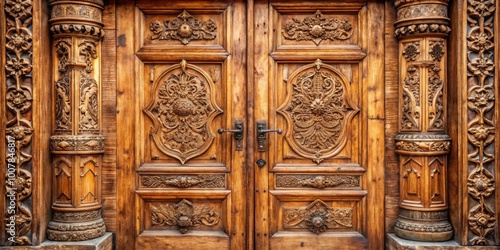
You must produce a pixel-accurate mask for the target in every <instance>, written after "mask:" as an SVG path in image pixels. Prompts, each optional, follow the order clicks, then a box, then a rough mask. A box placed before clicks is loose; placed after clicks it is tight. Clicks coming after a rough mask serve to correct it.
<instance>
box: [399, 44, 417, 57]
mask: <svg viewBox="0 0 500 250" xmlns="http://www.w3.org/2000/svg"><path fill="white" fill-rule="evenodd" d="M418 45H419V44H418V43H411V44H408V45H407V46H406V47H405V49H404V50H403V56H404V57H405V58H406V60H407V61H415V60H416V59H417V56H418V55H419V54H420V50H419V49H418V47H417V46H418Z"/></svg>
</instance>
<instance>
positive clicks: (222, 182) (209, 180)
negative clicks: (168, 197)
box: [141, 174, 226, 188]
mask: <svg viewBox="0 0 500 250" xmlns="http://www.w3.org/2000/svg"><path fill="white" fill-rule="evenodd" d="M141 180H142V184H143V185H144V186H145V187H148V188H166V187H178V188H190V187H199V188H224V187H225V186H226V178H225V175H223V174H220V175H197V176H186V175H181V176H149V175H147V176H141Z"/></svg>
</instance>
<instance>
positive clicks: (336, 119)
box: [278, 59, 359, 164]
mask: <svg viewBox="0 0 500 250" xmlns="http://www.w3.org/2000/svg"><path fill="white" fill-rule="evenodd" d="M289 79H290V81H291V82H292V84H288V91H287V93H289V94H288V95H287V97H286V100H285V102H284V103H283V105H282V106H281V107H280V108H279V109H278V112H279V113H280V114H281V115H283V116H284V117H285V119H286V122H287V126H288V129H287V130H286V131H287V132H286V135H285V138H286V140H287V142H288V143H289V144H290V146H291V148H292V149H293V150H294V151H295V152H296V153H298V154H299V155H301V156H303V157H306V158H309V159H311V160H313V161H314V162H316V163H317V164H319V163H321V162H322V161H323V160H324V159H325V158H327V157H331V156H334V155H335V154H337V153H338V152H340V150H342V148H343V147H344V146H345V144H346V142H347V138H346V129H347V125H348V124H349V122H350V121H351V119H352V118H353V117H354V115H355V114H356V113H357V112H358V111H359V109H358V107H357V106H356V105H355V104H353V103H352V101H351V98H350V94H349V82H348V81H347V79H346V78H345V77H344V76H343V75H342V74H341V73H340V72H339V71H337V70H336V69H334V68H333V67H331V66H329V65H327V64H324V63H322V62H321V60H319V59H318V60H316V62H315V63H313V64H309V65H306V66H304V67H302V68H300V69H298V70H297V71H296V72H294V73H293V74H292V75H291V76H290V78H289Z"/></svg>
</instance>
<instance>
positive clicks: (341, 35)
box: [283, 10, 353, 46]
mask: <svg viewBox="0 0 500 250" xmlns="http://www.w3.org/2000/svg"><path fill="white" fill-rule="evenodd" d="M352 33H353V29H352V24H351V23H350V22H349V19H347V18H345V19H343V20H339V19H337V18H333V19H328V18H326V17H324V16H323V14H322V13H321V11H319V10H317V11H316V13H314V17H307V18H304V20H302V21H300V20H298V19H295V18H293V22H288V23H286V24H285V26H284V30H283V37H285V39H288V40H295V41H303V40H305V41H312V42H314V44H316V45H317V46H319V44H320V43H321V41H323V40H331V41H334V40H347V39H349V38H350V37H351V36H352Z"/></svg>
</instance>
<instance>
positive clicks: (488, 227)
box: [469, 204, 496, 245]
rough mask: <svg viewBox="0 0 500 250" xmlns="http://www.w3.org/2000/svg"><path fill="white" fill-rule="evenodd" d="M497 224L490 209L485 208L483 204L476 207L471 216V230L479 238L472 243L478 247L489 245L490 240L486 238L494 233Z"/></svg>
mask: <svg viewBox="0 0 500 250" xmlns="http://www.w3.org/2000/svg"><path fill="white" fill-rule="evenodd" d="M495 222H496V219H495V215H494V213H493V212H492V211H491V210H490V209H488V207H483V206H482V205H481V204H480V205H477V206H476V207H474V208H473V209H472V210H471V211H470V215H469V228H470V230H471V231H472V232H474V233H475V234H476V235H478V236H479V237H475V238H474V239H473V240H472V241H474V242H475V244H476V245H484V244H487V243H488V241H489V240H488V239H486V236H487V235H488V234H490V233H491V232H493V230H494V228H495Z"/></svg>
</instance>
